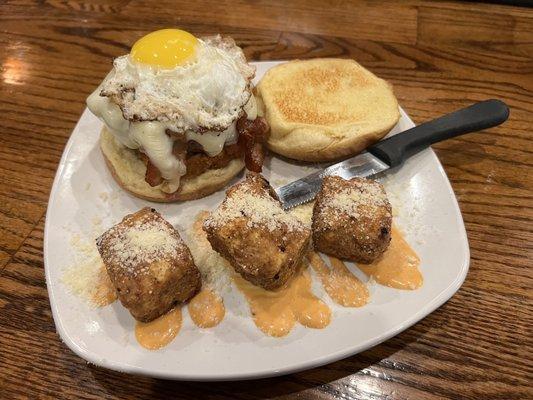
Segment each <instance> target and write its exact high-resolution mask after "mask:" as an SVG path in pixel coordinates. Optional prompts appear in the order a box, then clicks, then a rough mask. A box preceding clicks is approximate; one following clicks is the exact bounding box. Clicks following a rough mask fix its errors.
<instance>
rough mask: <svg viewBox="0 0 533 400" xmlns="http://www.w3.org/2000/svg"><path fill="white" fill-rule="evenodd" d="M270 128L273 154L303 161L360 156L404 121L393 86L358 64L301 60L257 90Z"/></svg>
mask: <svg viewBox="0 0 533 400" xmlns="http://www.w3.org/2000/svg"><path fill="white" fill-rule="evenodd" d="M256 89H257V95H258V100H259V103H260V104H261V105H262V108H264V115H265V118H266V119H267V122H268V124H269V125H270V135H269V138H268V141H267V144H268V147H269V149H270V150H272V151H274V152H275V153H278V154H281V155H283V156H285V157H289V158H293V159H295V160H301V161H331V160H336V159H340V158H346V157H348V156H352V155H355V154H357V153H359V152H360V151H361V150H363V149H365V148H366V147H368V146H370V145H371V144H373V143H375V142H377V141H378V140H380V139H381V138H382V137H383V136H385V135H386V134H387V133H388V132H389V131H390V130H391V128H392V127H393V126H394V125H395V124H396V123H397V122H398V119H399V117H400V113H399V109H398V102H397V100H396V97H395V96H394V93H393V92H392V88H391V85H390V84H388V83H387V82H386V81H384V80H383V79H380V78H378V77H376V76H375V75H374V74H372V73H371V72H370V71H368V70H366V69H365V68H363V67H362V66H361V65H359V64H358V63H356V62H355V61H354V60H345V59H336V58H327V59H326V58H322V59H320V58H317V59H313V60H295V61H291V62H288V63H284V64H280V65H277V66H275V67H274V68H271V69H270V70H268V71H267V73H266V74H265V76H264V77H263V78H262V79H261V81H260V82H259V84H258V85H257V88H256Z"/></svg>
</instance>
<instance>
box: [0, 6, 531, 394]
mask: <svg viewBox="0 0 533 400" xmlns="http://www.w3.org/2000/svg"><path fill="white" fill-rule="evenodd" d="M165 26H180V27H182V28H184V29H187V30H190V31H191V32H193V33H195V34H210V33H217V32H221V33H224V34H228V35H231V36H233V37H234V38H235V39H236V40H237V42H238V43H239V44H240V45H241V46H242V47H243V48H244V50H245V52H246V54H247V56H248V57H249V58H250V59H253V60H270V59H291V58H309V57H351V58H355V59H357V60H358V61H359V62H361V63H362V64H363V65H365V66H366V67H367V68H369V69H371V70H372V71H374V72H375V73H376V74H378V75H380V76H382V77H383V78H385V79H387V80H389V81H390V82H392V83H393V85H394V89H395V92H396V95H397V96H398V98H399V100H400V103H401V104H402V106H403V107H404V108H405V109H406V110H407V112H408V113H409V114H410V116H411V117H412V118H413V119H414V120H415V122H422V121H424V120H427V119H431V118H434V117H436V116H439V115H441V114H443V113H447V112H450V111H453V110H454V109H457V108H460V107H463V106H466V105H468V104H470V103H472V102H474V101H478V100H482V99H486V98H492V97H495V98H500V99H502V100H504V101H506V102H507V103H508V104H509V106H510V107H511V117H510V119H509V121H508V122H507V123H506V124H504V125H503V126H500V127H498V128H494V129H490V130H486V131H483V132H478V133H474V134H471V135H467V136H463V137H461V138H457V139H454V140H450V141H448V142H444V143H441V144H439V145H437V146H436V147H435V150H436V151H437V154H438V156H439V158H440V159H441V161H442V163H443V165H444V167H445V169H446V172H447V174H448V176H449V178H450V180H451V182H452V185H453V188H454V190H455V193H456V195H457V198H458V199H459V203H460V206H461V210H462V213H463V217H464V220H465V224H466V227H467V231H468V237H469V241H470V247H471V266H470V272H469V274H468V276H467V279H466V281H465V283H464V285H463V286H462V288H461V289H460V290H459V292H458V293H457V294H456V295H455V296H454V297H453V298H452V299H451V300H450V301H449V302H448V303H446V304H445V305H444V306H442V307H441V308H440V309H439V310H437V311H436V312H434V313H433V314H431V315H430V316H429V317H427V318H426V319H424V320H423V321H421V322H420V323H418V324H416V325H415V326H413V327H412V328H410V329H409V330H407V331H405V332H404V333H402V334H400V335H398V336H397V337H395V338H393V339H391V340H389V341H387V342H385V343H383V344H381V345H379V346H377V347H375V348H373V349H371V350H369V351H366V352H364V353H362V354H359V355H357V356H354V357H351V358H348V359H346V360H343V361H339V362H336V363H333V364H330V365H327V366H324V367H321V368H317V369H314V370H311V371H307V372H302V373H298V374H293V375H290V376H286V377H280V378H276V379H267V380H260V381H252V382H233V383H216V384H201V383H186V382H165V381H160V380H154V379H149V378H139V377H131V376H126V375H122V374H119V373H115V372H110V371H106V370H102V369H99V368H96V367H94V366H91V365H87V364H86V363H85V362H84V361H83V360H81V359H80V358H78V357H77V356H75V355H74V354H73V353H72V352H71V351H70V350H68V348H67V347H66V346H65V345H64V344H62V343H61V341H60V339H59V338H58V336H57V334H56V332H55V328H54V324H53V320H52V317H51V312H50V306H49V303H48V296H47V292H46V286H45V283H44V271H43V260H42V257H43V255H42V238H43V226H44V213H45V210H46V204H47V200H48V194H49V191H50V188H51V184H52V180H53V177H54V174H55V169H56V167H57V163H58V162H59V159H60V157H61V153H62V151H63V147H64V145H65V143H66V141H67V139H68V137H69V135H70V132H71V131H72V129H73V127H74V125H75V123H76V121H77V119H78V117H79V115H80V113H81V112H82V110H83V109H84V107H85V105H84V102H85V98H86V96H87V95H88V94H89V93H90V92H91V91H92V90H93V88H94V87H95V86H96V85H97V84H98V83H99V82H100V81H101V79H102V78H103V77H104V76H105V74H106V73H107V71H108V69H109V67H110V61H111V59H112V57H115V56H117V55H120V54H124V53H126V52H128V50H129V46H130V45H131V44H132V43H133V42H134V41H135V40H136V39H137V38H138V37H139V36H141V35H142V34H144V33H146V32H149V31H151V30H154V29H157V28H161V27H165ZM0 63H1V65H2V68H1V71H0V75H1V76H0V113H1V116H2V125H1V128H0V135H1V141H0V269H1V273H0V398H5V399H27V398H32V399H36V398H53V399H59V398H61V399H73V398H80V399H101V398H108V399H115V398H116V399H119V398H131V399H134V398H135V399H138V398H147V399H148V398H150V399H166V398H212V399H226V398H228V399H254V398H302V399H330V398H338V399H341V398H342V399H347V398H357V399H406V398H424V399H445V398H446V399H459V398H461V399H462V398H464V399H473V400H474V399H475V400H478V399H505V400H507V399H526V398H533V390H532V382H533V359H532V355H531V354H532V351H533V332H532V328H533V299H532V297H533V290H532V289H533V284H532V283H533V273H532V264H533V263H532V259H533V224H532V221H533V200H532V199H533V193H532V188H533V173H532V168H531V167H532V164H533V144H532V143H533V141H532V134H531V129H532V122H533V96H532V92H533V10H532V9H526V8H519V7H511V6H506V5H497V4H480V3H476V2H441V1H414V0H413V1H411V0H410V1H405V2H396V1H386V0H378V1H360V2H349V1H341V0H329V1H304V0H295V1H274V2H266V1H262V0H255V1H251V2H250V1H246V2H245V1H239V0H232V1H229V0H227V1H218V2H215V1H198V2H193V1H187V2H185V1H171V0H161V1H158V2H150V1H148V0H112V1H106V0H92V1H89V0H72V1H63V0H47V1H46V0H40V1H37V0H35V1H23V0H9V1H3V2H2V3H1V4H0Z"/></svg>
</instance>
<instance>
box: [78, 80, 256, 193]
mask: <svg viewBox="0 0 533 400" xmlns="http://www.w3.org/2000/svg"><path fill="white" fill-rule="evenodd" d="M100 91H101V87H98V88H97V89H96V90H95V91H94V92H93V93H92V94H91V95H90V96H89V97H88V98H87V106H88V107H89V110H91V112H92V113H93V114H94V115H96V116H97V117H98V118H99V119H100V120H101V121H102V122H104V123H105V124H106V126H107V127H108V129H109V131H110V132H111V133H113V135H114V136H115V138H116V139H117V141H118V142H119V143H121V144H122V145H123V146H126V147H128V148H130V149H140V150H142V151H143V152H144V153H145V154H146V155H147V156H148V157H149V158H150V161H151V162H152V163H153V164H154V165H155V166H156V167H157V169H158V170H159V171H160V172H161V176H162V177H163V178H164V179H165V180H166V182H164V183H163V184H162V185H161V187H160V188H161V190H163V191H165V192H168V193H173V192H175V191H176V190H178V188H179V183H180V178H181V177H182V176H183V175H185V173H186V172H187V171H186V167H185V163H184V162H183V161H182V160H180V159H179V158H177V157H176V156H175V155H174V154H173V153H172V148H173V145H174V139H173V138H171V137H170V136H169V135H167V133H166V130H167V129H168V128H169V124H165V123H163V122H159V121H143V122H131V121H128V120H127V119H125V118H124V116H123V114H122V110H121V109H120V107H119V106H118V105H116V104H115V103H114V102H113V101H111V100H110V99H109V98H108V97H105V96H101V95H100ZM244 110H245V111H246V114H247V116H248V119H255V118H256V117H257V105H256V102H255V98H254V96H253V95H252V96H250V99H249V100H248V102H247V103H246V105H245V106H244ZM185 137H186V139H187V140H194V141H195V142H197V143H199V144H200V145H201V146H202V148H203V150H204V151H205V152H206V154H207V155H209V156H210V157H214V156H216V155H217V154H219V153H220V152H221V151H222V150H223V148H224V145H226V144H233V143H236V142H237V138H238V134H237V127H236V122H233V123H232V124H231V125H230V126H229V127H228V128H227V129H226V130H224V131H222V132H203V133H198V132H193V131H189V132H187V133H186V135H185Z"/></svg>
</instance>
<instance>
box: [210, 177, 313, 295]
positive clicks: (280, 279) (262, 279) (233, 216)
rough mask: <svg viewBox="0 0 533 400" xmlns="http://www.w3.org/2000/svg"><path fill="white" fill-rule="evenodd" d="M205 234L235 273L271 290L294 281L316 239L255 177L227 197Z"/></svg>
mask: <svg viewBox="0 0 533 400" xmlns="http://www.w3.org/2000/svg"><path fill="white" fill-rule="evenodd" d="M204 230H205V232H206V233H207V239H208V240H209V242H210V243H211V246H212V247H213V249H214V250H215V251H217V252H218V253H220V254H221V255H222V256H223V257H224V258H225V259H227V260H228V261H229V263H230V264H231V265H232V266H233V268H234V269H235V271H237V272H238V273H239V274H241V275H242V277H243V278H244V279H246V280H248V281H250V282H251V283H253V284H254V285H257V286H261V287H263V288H265V289H267V290H274V289H277V288H280V287H281V286H283V285H284V284H285V283H286V282H287V281H288V280H289V279H290V278H291V277H292V276H293V275H294V273H295V272H296V271H297V269H298V267H299V265H300V262H301V260H302V258H303V256H304V255H305V253H307V251H308V249H309V242H310V239H311V231H310V229H309V228H307V227H306V226H305V225H304V224H303V223H302V222H301V221H300V220H299V219H298V218H297V217H295V216H294V215H292V214H289V213H287V212H286V211H284V210H283V209H282V208H281V204H280V202H279V201H278V199H277V197H276V194H275V193H274V191H273V189H272V188H271V187H270V185H269V184H268V182H267V181H266V180H265V179H264V178H263V177H262V176H261V175H260V174H256V173H249V174H248V176H247V177H246V180H245V181H243V182H240V183H238V184H237V185H235V186H233V187H231V188H230V189H229V190H228V191H227V193H226V199H225V200H224V201H223V202H222V204H221V205H220V206H219V207H218V208H217V209H216V210H215V211H213V212H212V213H211V214H210V216H209V217H208V218H207V219H206V221H205V222H204Z"/></svg>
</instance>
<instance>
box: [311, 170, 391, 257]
mask: <svg viewBox="0 0 533 400" xmlns="http://www.w3.org/2000/svg"><path fill="white" fill-rule="evenodd" d="M391 224H392V209H391V205H390V203H389V200H388V199H387V194H386V193H385V189H384V188H383V186H382V185H381V184H380V183H379V182H376V181H373V180H369V179H363V178H352V179H350V180H345V179H342V178H340V177H338V176H327V177H325V178H324V180H323V182H322V188H321V190H320V192H319V193H318V195H317V197H316V202H315V206H314V208H313V223H312V229H313V244H314V247H315V249H316V250H318V251H320V252H322V253H326V254H329V255H332V256H334V257H337V258H342V259H346V260H351V261H356V262H360V263H364V264H367V263H371V262H372V261H374V260H376V259H377V258H378V257H379V256H380V255H381V254H382V253H383V252H384V251H385V250H386V249H387V247H388V246H389V243H390V240H391Z"/></svg>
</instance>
